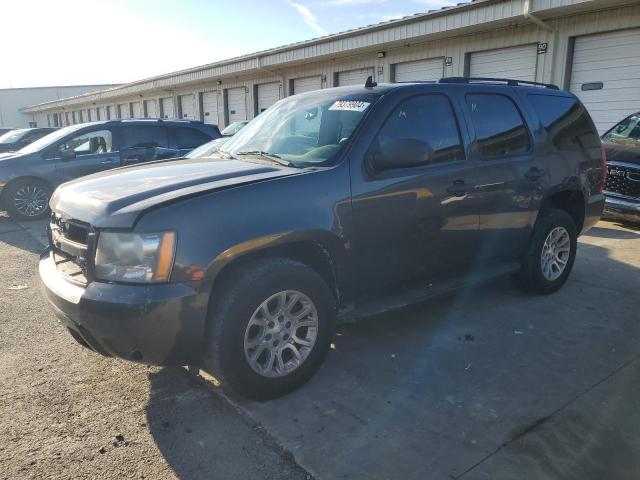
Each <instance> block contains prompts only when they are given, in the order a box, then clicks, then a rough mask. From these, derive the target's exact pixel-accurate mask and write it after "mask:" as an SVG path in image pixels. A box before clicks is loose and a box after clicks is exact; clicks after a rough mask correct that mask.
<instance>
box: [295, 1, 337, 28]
mask: <svg viewBox="0 0 640 480" xmlns="http://www.w3.org/2000/svg"><path fill="white" fill-rule="evenodd" d="M286 1H287V3H288V4H289V5H291V6H292V7H293V8H295V9H296V10H297V11H298V13H299V14H300V15H301V16H302V19H303V20H304V22H305V23H306V24H307V25H309V26H310V27H311V28H312V29H314V30H315V31H316V32H317V33H319V34H320V35H323V36H324V35H328V34H329V32H327V31H326V30H325V29H324V28H322V27H321V26H320V25H319V24H318V19H317V18H316V16H315V15H314V14H313V12H312V11H311V10H309V7H307V6H305V5H302V4H301V3H295V2H292V1H291V0H286Z"/></svg>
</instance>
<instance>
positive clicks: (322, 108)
mask: <svg viewBox="0 0 640 480" xmlns="http://www.w3.org/2000/svg"><path fill="white" fill-rule="evenodd" d="M521 83H522V82H517V81H486V80H485V81H484V82H476V81H472V80H469V79H460V78H450V79H443V80H441V81H440V82H439V83H430V84H427V83H424V84H417V83H416V84H389V85H376V84H375V83H374V82H372V81H371V80H369V81H368V82H367V84H366V85H365V86H360V87H358V86H351V87H340V88H334V89H325V90H320V91H316V92H310V93H305V94H300V95H295V96H292V97H288V98H285V99H283V100H281V101H279V102H278V103H276V104H275V105H274V106H272V107H271V108H269V109H267V110H266V111H265V112H264V113H262V114H260V116H258V117H257V118H256V119H254V120H253V121H252V122H250V123H249V125H247V126H246V127H245V128H244V129H243V130H241V131H240V132H238V133H237V134H236V135H235V136H234V137H233V138H232V139H231V140H229V142H228V143H226V144H225V145H224V146H223V148H222V149H221V150H220V151H219V152H217V153H216V154H214V156H213V157H210V158H193V159H187V160H180V161H175V160H174V161H162V162H155V163H153V164H150V165H146V166H143V165H140V166H132V167H129V168H121V169H118V170H115V171H111V172H105V173H102V174H96V175H93V176H90V177H87V178H84V179H81V180H77V181H73V182H69V183H67V184H65V185H63V186H61V187H59V188H58V189H57V190H56V192H55V193H54V195H53V197H52V199H51V208H52V220H51V224H50V242H51V247H50V249H49V251H48V252H46V253H45V254H43V256H42V258H41V260H40V267H39V269H40V277H41V279H42V283H43V286H44V290H45V292H46V295H47V296H48V299H49V301H50V303H51V305H52V306H53V309H54V310H55V312H56V313H57V314H58V316H59V317H60V318H61V319H62V321H63V323H64V324H65V325H66V326H67V328H68V329H69V331H70V333H71V335H72V336H73V337H74V338H75V339H76V340H77V341H78V342H80V343H81V344H82V345H84V346H86V347H87V348H90V349H92V350H94V351H96V352H99V353H101V354H103V355H107V356H117V357H122V358H125V359H129V360H133V361H138V362H143V363H148V364H159V365H170V364H177V365H185V364H189V365H194V366H204V368H206V369H207V370H208V371H210V372H212V373H213V375H214V376H216V377H217V378H220V379H222V381H223V382H228V384H229V385H231V386H232V387H234V388H235V389H237V390H238V391H239V392H241V393H242V394H244V395H247V396H250V397H253V398H270V397H274V396H277V395H282V394H283V393H285V392H288V391H290V390H291V389H293V388H296V387H298V386H300V385H301V384H302V383H304V382H305V381H306V380H307V379H309V378H310V377H311V376H312V375H313V373H314V372H315V371H316V370H317V369H318V367H319V366H320V364H321V363H322V360H323V358H324V356H325V353H326V352H327V350H328V348H329V343H330V341H331V338H332V335H333V325H334V320H335V319H336V317H338V318H340V319H346V318H355V317H363V316H368V315H371V314H374V313H379V312H383V311H385V310H389V309H392V308H397V307H400V306H406V305H408V304H411V303H414V302H418V301H421V300H424V299H425V298H429V297H431V296H433V295H437V294H441V293H443V292H448V291H450V290H452V289H455V288H459V287H462V286H467V285H470V284H472V283H474V282H478V281H481V280H486V279H489V278H492V277H494V276H496V275H503V274H512V275H513V278H514V280H515V282H516V284H517V285H518V286H519V287H521V288H523V289H524V290H527V291H530V292H535V293H542V294H548V293H551V292H554V291H556V290H558V289H559V288H560V287H561V286H562V285H563V284H564V283H565V281H566V280H567V277H568V276H569V273H570V272H571V269H572V266H573V262H574V259H575V255H576V249H577V238H578V235H580V233H581V232H584V231H586V230H587V229H589V228H590V227H591V226H592V225H594V224H595V223H596V222H597V221H598V219H599V218H600V215H601V213H602V209H603V205H604V195H603V193H602V190H603V186H604V180H605V165H604V158H603V152H602V149H601V143H600V138H599V137H598V134H597V131H596V129H595V128H594V125H593V123H592V121H591V119H590V117H589V115H588V113H587V111H586V110H585V108H584V107H583V106H582V104H581V103H580V102H579V100H578V99H577V98H576V97H575V96H573V95H572V94H570V93H567V92H562V91H559V90H558V89H557V88H556V87H554V86H549V85H538V84H535V85H530V86H521ZM389 328H393V325H392V324H390V325H389Z"/></svg>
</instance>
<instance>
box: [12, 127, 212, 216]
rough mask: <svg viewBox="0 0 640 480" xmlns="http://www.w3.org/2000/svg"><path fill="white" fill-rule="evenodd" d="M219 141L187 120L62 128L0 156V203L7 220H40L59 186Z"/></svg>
mask: <svg viewBox="0 0 640 480" xmlns="http://www.w3.org/2000/svg"><path fill="white" fill-rule="evenodd" d="M219 137H220V131H219V130H218V127H216V126H215V125H205V124H203V123H202V122H195V121H188V120H175V121H172V120H109V121H105V122H93V123H83V124H79V125H72V126H69V127H65V128H62V129H60V130H57V131H55V132H53V133H50V134H49V135H47V136H45V137H42V138H41V139H39V140H37V141H35V142H34V143H32V144H30V145H28V146H26V147H24V148H23V149H21V150H20V151H18V152H15V153H14V154H13V155H11V156H8V157H0V201H1V202H2V206H3V207H4V208H5V209H6V210H7V211H8V212H9V214H10V215H11V216H12V217H15V218H19V219H24V220H35V219H39V218H43V217H45V216H46V215H47V214H48V203H49V197H50V196H51V192H53V190H54V189H55V187H57V186H58V185H60V184H61V183H64V182H67V181H69V180H72V179H75V178H78V177H82V176H85V175H90V174H92V173H96V172H100V171H102V170H107V169H111V168H116V167H121V166H126V165H133V164H138V163H143V162H149V161H152V160H159V159H164V158H172V157H179V156H182V155H185V154H186V153H188V152H189V151H190V150H192V149H193V148H195V147H198V146H200V145H202V144H203V143H206V142H209V141H210V140H212V139H215V138H219Z"/></svg>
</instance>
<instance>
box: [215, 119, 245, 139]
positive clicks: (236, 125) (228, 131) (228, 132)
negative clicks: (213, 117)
mask: <svg viewBox="0 0 640 480" xmlns="http://www.w3.org/2000/svg"><path fill="white" fill-rule="evenodd" d="M247 123H249V122H233V123H232V124H230V125H229V126H228V127H227V128H225V129H224V130H222V131H221V132H220V133H221V134H222V135H225V136H230V137H231V136H233V135H235V134H236V133H238V132H239V131H240V130H242V128H243V127H244V126H245V125H246V124H247Z"/></svg>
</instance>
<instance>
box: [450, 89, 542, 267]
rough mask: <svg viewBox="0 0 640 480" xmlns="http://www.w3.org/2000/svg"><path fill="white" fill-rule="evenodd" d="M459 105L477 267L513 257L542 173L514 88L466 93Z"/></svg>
mask: <svg viewBox="0 0 640 480" xmlns="http://www.w3.org/2000/svg"><path fill="white" fill-rule="evenodd" d="M462 104H463V105H464V106H465V115H466V117H467V124H468V127H469V131H470V135H471V137H472V140H473V143H472V151H471V158H472V159H473V160H474V163H475V164H476V166H477V185H476V189H475V192H474V197H475V201H476V203H477V206H478V208H479V241H480V247H481V251H480V252H479V255H478V260H479V262H478V264H479V265H481V264H485V263H492V262H493V261H503V260H504V261H509V260H515V259H517V258H518V257H519V256H520V254H521V253H522V251H523V249H524V246H525V245H526V243H527V239H528V236H529V233H530V230H531V227H532V224H533V222H534V220H535V216H536V212H537V208H538V204H539V197H540V195H541V194H542V192H543V187H542V183H543V182H545V179H546V177H547V171H546V169H545V163H544V162H543V161H542V159H541V158H537V157H536V147H537V146H536V145H535V143H534V138H533V135H532V134H531V131H530V129H529V127H528V125H532V124H533V120H532V119H531V118H529V121H528V122H527V121H525V118H527V112H526V111H525V110H524V109H522V108H521V107H520V106H519V104H520V102H518V101H517V97H516V96H514V95H513V89H501V90H500V91H495V90H493V91H486V90H480V89H478V90H477V91H467V92H466V93H465V94H463V99H462Z"/></svg>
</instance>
